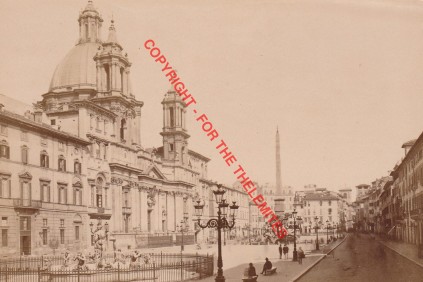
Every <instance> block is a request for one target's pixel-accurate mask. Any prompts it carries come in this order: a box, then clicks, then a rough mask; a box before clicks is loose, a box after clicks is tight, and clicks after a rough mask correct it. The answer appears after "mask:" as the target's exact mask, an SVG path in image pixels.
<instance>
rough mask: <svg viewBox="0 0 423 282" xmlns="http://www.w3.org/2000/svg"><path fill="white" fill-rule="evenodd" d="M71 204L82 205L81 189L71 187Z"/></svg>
mask: <svg viewBox="0 0 423 282" xmlns="http://www.w3.org/2000/svg"><path fill="white" fill-rule="evenodd" d="M73 204H74V205H78V206H80V205H82V188H81V187H73Z"/></svg>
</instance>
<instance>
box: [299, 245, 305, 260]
mask: <svg viewBox="0 0 423 282" xmlns="http://www.w3.org/2000/svg"><path fill="white" fill-rule="evenodd" d="M304 257H305V255H304V251H303V249H302V248H301V247H300V248H299V250H298V252H297V260H298V263H299V264H303V258H304Z"/></svg>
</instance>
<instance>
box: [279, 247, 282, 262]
mask: <svg viewBox="0 0 423 282" xmlns="http://www.w3.org/2000/svg"><path fill="white" fill-rule="evenodd" d="M279 259H282V244H279Z"/></svg>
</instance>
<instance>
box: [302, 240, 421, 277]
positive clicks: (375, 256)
mask: <svg viewBox="0 0 423 282" xmlns="http://www.w3.org/2000/svg"><path fill="white" fill-rule="evenodd" d="M298 281H301V282H306V281H313V282H316V281H343V282H346V281H384V282H387V281H423V268H422V267H420V266H417V265H415V264H414V263H413V262H411V261H409V260H407V259H405V258H403V257H402V256H400V255H398V254H397V253H395V252H393V251H392V250H390V249H388V248H386V247H384V246H383V245H381V244H380V243H378V241H377V240H374V239H371V238H370V236H367V235H364V234H359V235H355V234H351V235H350V236H348V238H347V240H346V242H344V243H343V244H342V245H341V246H339V247H338V248H337V249H335V254H334V257H332V256H331V255H329V256H327V257H326V258H325V259H323V260H322V261H321V262H320V263H319V264H317V265H316V266H315V267H314V268H312V269H311V270H310V272H308V273H307V274H305V275H304V276H303V277H302V278H301V279H299V280H298Z"/></svg>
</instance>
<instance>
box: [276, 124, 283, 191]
mask: <svg viewBox="0 0 423 282" xmlns="http://www.w3.org/2000/svg"><path fill="white" fill-rule="evenodd" d="M276 195H282V175H281V144H280V141H279V128H276Z"/></svg>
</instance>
